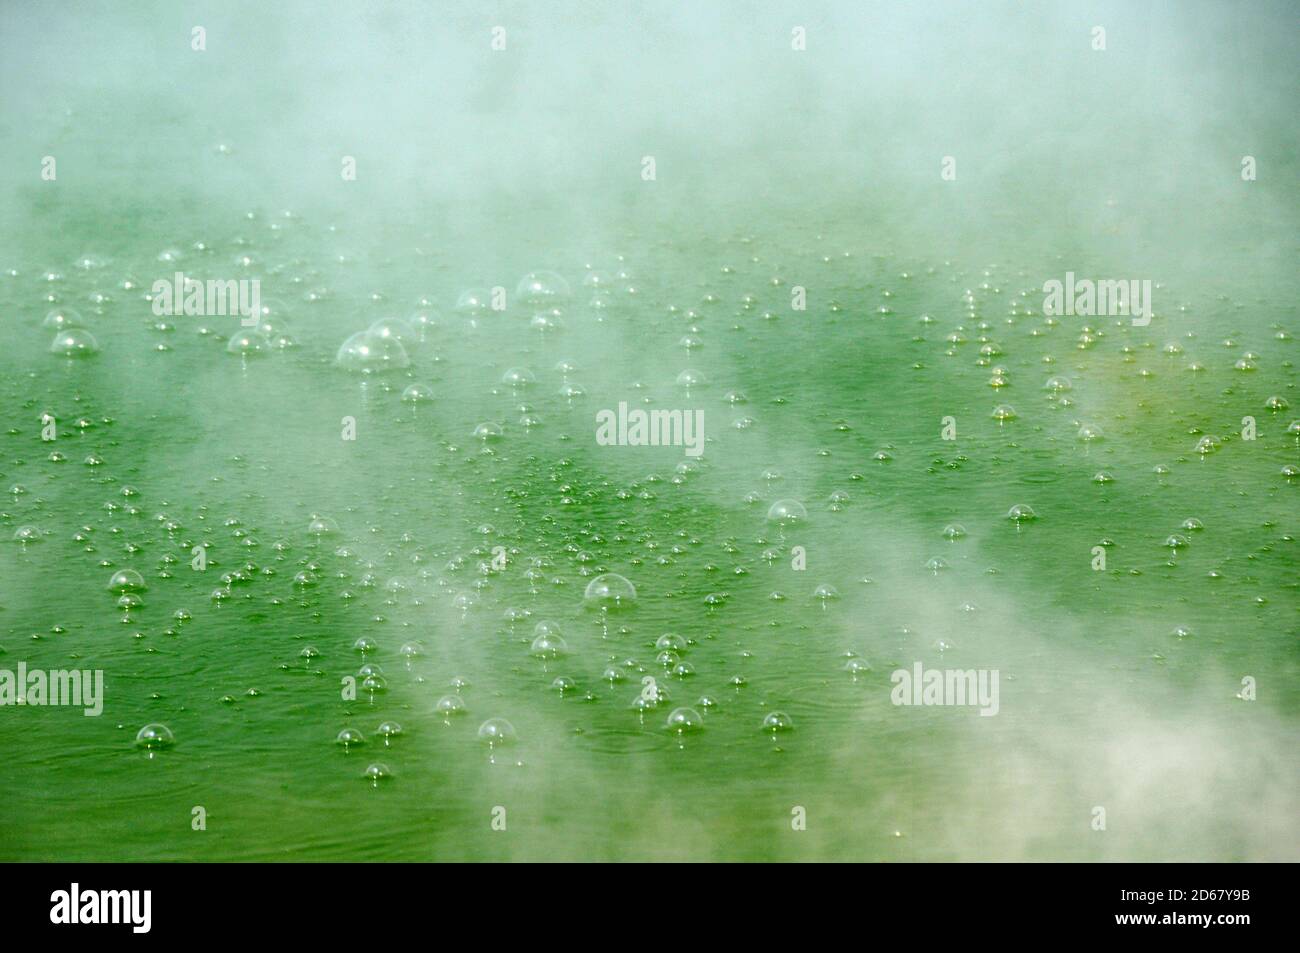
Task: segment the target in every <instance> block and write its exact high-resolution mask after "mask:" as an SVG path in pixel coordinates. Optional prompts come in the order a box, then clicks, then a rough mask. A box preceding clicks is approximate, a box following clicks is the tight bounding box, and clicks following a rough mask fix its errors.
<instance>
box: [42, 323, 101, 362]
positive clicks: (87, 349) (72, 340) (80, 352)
mask: <svg viewBox="0 0 1300 953" xmlns="http://www.w3.org/2000/svg"><path fill="white" fill-rule="evenodd" d="M50 353H51V354H62V355H63V356H64V357H93V356H94V355H96V354H98V353H99V344H98V343H97V342H96V341H95V336H94V335H93V334H91V333H90V332H89V331H87V330H86V329H85V328H64V329H63V330H62V331H60V332H59V333H58V334H56V335H54V340H53V341H52V342H51V343H50Z"/></svg>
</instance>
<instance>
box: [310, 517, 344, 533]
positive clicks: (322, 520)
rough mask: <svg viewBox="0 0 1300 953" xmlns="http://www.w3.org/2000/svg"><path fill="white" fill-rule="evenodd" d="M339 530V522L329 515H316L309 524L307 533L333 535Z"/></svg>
mask: <svg viewBox="0 0 1300 953" xmlns="http://www.w3.org/2000/svg"><path fill="white" fill-rule="evenodd" d="M338 531H339V524H338V523H336V522H334V520H332V519H330V518H329V517H328V516H315V517H313V518H312V521H311V522H310V523H308V524H307V533H308V534H309V535H311V536H332V535H333V534H334V533H337V532H338Z"/></svg>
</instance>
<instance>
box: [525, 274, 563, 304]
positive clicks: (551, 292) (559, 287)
mask: <svg viewBox="0 0 1300 953" xmlns="http://www.w3.org/2000/svg"><path fill="white" fill-rule="evenodd" d="M515 297H516V298H518V299H519V300H520V301H522V302H523V303H524V304H527V305H530V306H532V307H534V308H540V307H545V306H548V305H552V304H559V303H561V302H564V301H567V300H569V283H568V282H567V281H565V280H564V279H563V278H561V277H560V276H559V275H557V274H556V273H555V272H553V271H530V272H529V273H528V274H526V275H524V277H523V278H521V279H520V280H519V287H517V288H516V289H515Z"/></svg>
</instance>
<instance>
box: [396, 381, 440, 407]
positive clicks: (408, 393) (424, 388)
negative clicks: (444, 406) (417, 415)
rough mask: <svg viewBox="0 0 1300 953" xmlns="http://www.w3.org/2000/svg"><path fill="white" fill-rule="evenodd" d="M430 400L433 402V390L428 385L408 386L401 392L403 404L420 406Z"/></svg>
mask: <svg viewBox="0 0 1300 953" xmlns="http://www.w3.org/2000/svg"><path fill="white" fill-rule="evenodd" d="M431 400H433V388H432V387H430V386H429V385H428V384H410V385H408V386H407V388H406V390H404V391H402V401H403V403H407V404H420V403H427V402H428V401H431Z"/></svg>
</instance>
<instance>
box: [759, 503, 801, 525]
mask: <svg viewBox="0 0 1300 953" xmlns="http://www.w3.org/2000/svg"><path fill="white" fill-rule="evenodd" d="M767 518H768V519H769V520H770V521H771V522H773V523H779V524H780V525H782V526H790V525H793V524H794V523H801V522H803V521H804V520H806V519H807V518H808V510H807V509H806V508H805V507H804V505H803V504H802V503H800V502H799V501H798V500H777V501H776V502H775V503H773V504H772V505H771V506H770V507H769V508H768V511H767Z"/></svg>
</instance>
